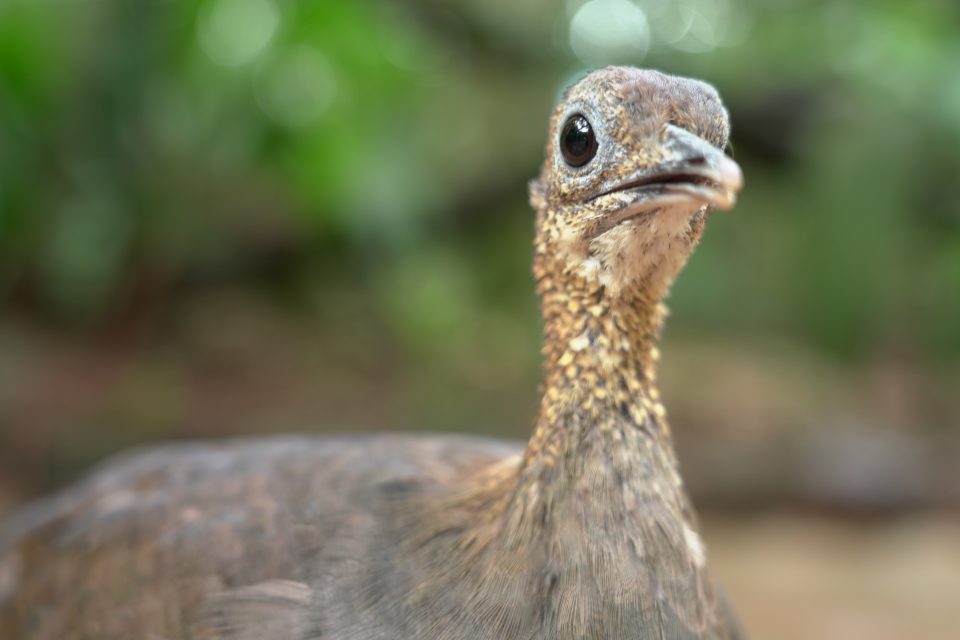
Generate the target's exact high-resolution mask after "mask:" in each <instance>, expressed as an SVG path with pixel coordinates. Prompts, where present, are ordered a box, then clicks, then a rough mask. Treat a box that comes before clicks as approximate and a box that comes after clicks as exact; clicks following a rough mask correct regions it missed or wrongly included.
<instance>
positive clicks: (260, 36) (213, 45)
mask: <svg viewBox="0 0 960 640" xmlns="http://www.w3.org/2000/svg"><path fill="white" fill-rule="evenodd" d="M279 24H280V12H279V10H278V9H277V5H276V3H275V2H274V0H207V1H206V2H205V3H204V4H203V5H202V6H201V7H200V15H199V17H198V23H197V39H198V40H199V42H200V47H201V48H202V49H203V51H204V52H205V53H206V54H207V55H208V56H209V57H210V59H211V60H213V61H214V62H216V63H217V64H221V65H224V66H227V67H235V66H239V65H242V64H247V63H249V62H253V61H254V60H256V59H257V57H258V56H259V55H260V54H261V53H262V52H263V50H264V49H265V48H266V47H267V45H268V44H270V41H271V40H272V39H273V36H274V34H275V33H276V31H277V27H278V26H279Z"/></svg>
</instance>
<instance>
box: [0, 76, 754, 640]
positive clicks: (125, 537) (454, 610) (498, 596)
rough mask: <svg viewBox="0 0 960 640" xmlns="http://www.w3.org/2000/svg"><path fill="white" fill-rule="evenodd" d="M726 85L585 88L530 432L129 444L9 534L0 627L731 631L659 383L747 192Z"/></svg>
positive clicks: (47, 633) (557, 220) (539, 261)
mask: <svg viewBox="0 0 960 640" xmlns="http://www.w3.org/2000/svg"><path fill="white" fill-rule="evenodd" d="M729 134H730V120H729V116H728V112H727V110H726V109H725V107H724V105H723V103H722V101H721V99H720V97H719V94H718V92H717V91H716V90H715V89H714V88H713V87H712V86H711V85H709V84H707V83H705V82H702V81H699V80H693V79H687V78H683V77H678V76H671V75H667V74H664V73H661V72H659V71H655V70H649V69H637V68H633V67H605V68H602V69H598V70H594V71H592V72H590V73H588V74H586V75H584V76H583V77H581V78H580V79H579V80H577V81H576V82H574V83H573V84H572V85H570V86H569V87H568V88H567V89H566V91H565V92H564V93H563V95H562V97H561V98H560V100H559V102H558V104H557V106H556V108H555V109H554V111H553V113H552V116H551V117H550V120H549V127H548V139H547V144H546V147H545V157H544V163H543V165H542V169H541V171H540V174H539V176H538V177H536V178H535V179H534V180H533V181H531V182H530V184H529V198H530V203H531V205H532V208H533V209H534V210H535V212H536V218H535V220H536V222H535V233H534V250H533V254H534V255H533V275H534V280H535V283H536V291H537V294H538V296H539V298H540V306H541V316H542V321H543V349H542V356H543V377H542V384H541V387H540V405H539V412H538V415H537V417H536V418H535V420H534V424H533V429H532V435H531V436H530V438H529V441H528V442H526V443H522V442H514V441H509V440H499V439H489V438H484V437H472V436H467V435H459V436H458V435H399V434H380V435H366V436H358V435H353V436H351V435H343V436H306V435H303V436H273V437H257V438H250V439H245V438H238V439H232V440H231V439H227V440H221V441H213V442H189V443H185V442H180V443H171V444H167V445H158V446H153V447H147V448H145V449H141V450H134V451H131V452H128V453H122V454H120V456H119V457H118V458H115V459H113V460H110V461H108V462H106V463H105V464H104V465H103V466H102V467H101V468H99V469H97V470H94V471H93V472H92V473H91V474H90V475H89V476H88V477H87V478H86V479H84V480H81V481H80V482H79V483H77V484H75V485H73V486H70V487H68V488H66V489H64V490H62V491H61V492H60V493H58V494H54V495H52V496H50V497H47V498H42V499H40V500H39V501H37V502H34V503H32V504H28V505H27V506H25V507H23V508H22V509H21V510H19V511H18V512H16V513H15V514H14V515H13V516H11V517H10V518H9V519H8V520H7V521H6V522H5V523H4V524H3V525H2V527H0V637H2V638H6V639H10V640H13V639H32V640H33V639H35V640H47V639H54V638H56V639H58V640H59V639H63V638H76V639H80V640H85V639H92V638H97V639H99V640H113V639H121V638H122V639H130V638H149V639H164V640H173V639H188V638H189V639H203V640H209V639H220V640H252V639H254V638H258V639H260V638H269V639H274V640H388V639H389V640H396V639H411V640H467V639H469V640H493V639H497V640H501V639H508V638H509V639H516V640H574V639H576V640H590V639H598V640H599V639H601V638H602V639H604V640H609V639H628V638H629V639H631V640H636V639H641V640H647V639H650V640H653V639H656V640H665V639H686V640H707V639H709V640H722V639H733V638H738V637H740V633H741V632H740V631H739V625H738V624H737V622H736V618H735V616H734V614H733V613H732V610H731V608H730V607H729V606H727V605H726V604H725V598H724V597H723V596H722V594H721V591H720V589H719V587H718V586H717V585H716V584H715V583H714V581H713V579H712V577H711V575H710V573H709V570H708V566H707V559H706V551H705V548H704V544H703V542H702V540H701V537H700V535H699V533H698V528H699V527H698V524H697V520H696V515H695V513H694V510H693V507H692V505H691V501H690V499H689V497H688V495H687V492H686V490H685V488H684V485H683V481H682V479H681V476H680V472H679V465H678V461H677V457H676V455H675V453H674V448H673V445H672V436H671V431H670V428H669V426H668V423H667V419H666V410H665V409H664V406H663V403H662V399H661V396H660V394H659V391H658V388H657V382H656V375H657V363H658V361H659V359H660V352H659V347H658V343H659V336H660V334H661V331H662V328H663V324H664V320H665V317H666V307H665V299H666V298H667V296H668V293H669V290H670V287H671V285H672V283H673V281H674V279H675V278H676V276H677V275H678V273H679V272H680V270H681V269H682V268H683V266H684V264H685V262H686V261H687V258H688V257H689V256H690V254H691V252H692V251H693V249H694V247H695V246H696V245H697V244H698V242H699V240H700V238H701V236H702V234H703V231H704V226H705V223H706V222H707V220H708V218H709V217H710V215H711V214H712V213H713V212H714V211H716V210H723V209H729V208H731V207H732V206H733V204H734V202H735V200H736V197H737V194H738V192H739V191H740V189H741V187H742V185H743V174H742V172H741V169H740V167H739V166H738V164H737V163H736V162H735V161H734V160H733V159H732V158H731V157H729V155H728V154H726V153H725V149H726V145H727V141H728V138H729Z"/></svg>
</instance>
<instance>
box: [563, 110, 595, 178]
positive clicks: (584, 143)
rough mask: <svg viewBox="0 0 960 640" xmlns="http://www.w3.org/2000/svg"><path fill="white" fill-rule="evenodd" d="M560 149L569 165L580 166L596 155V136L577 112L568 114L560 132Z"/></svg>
mask: <svg viewBox="0 0 960 640" xmlns="http://www.w3.org/2000/svg"><path fill="white" fill-rule="evenodd" d="M560 151H561V152H562V153H563V159H564V160H566V161H567V164H569V165H570V166H571V167H582V166H583V165H585V164H587V163H588V162H590V161H591V160H593V156H595V155H597V136H595V135H594V134H593V127H591V126H590V123H589V122H587V119H586V118H584V117H583V116H582V115H580V114H579V113H578V114H576V115H573V116H570V118H569V119H567V122H566V124H564V125H563V131H561V132H560Z"/></svg>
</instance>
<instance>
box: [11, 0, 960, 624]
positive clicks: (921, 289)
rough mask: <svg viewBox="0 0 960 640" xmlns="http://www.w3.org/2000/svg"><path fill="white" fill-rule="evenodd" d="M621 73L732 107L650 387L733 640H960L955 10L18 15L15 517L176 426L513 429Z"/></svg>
mask: <svg viewBox="0 0 960 640" xmlns="http://www.w3.org/2000/svg"><path fill="white" fill-rule="evenodd" d="M608 63H626V64H634V65H640V66H649V67H655V68H659V69H662V70H665V71H669V72H672V73H678V74H682V75H690V76H694V77H700V78H703V79H705V80H707V81H709V82H711V83H712V84H714V85H715V86H717V88H718V89H719V90H720V93H721V95H722V96H723V97H724V99H725V100H726V102H727V104H728V106H729V107H730V110H731V114H732V119H733V125H734V134H733V143H734V149H735V155H736V158H737V160H738V161H739V162H740V163H741V164H742V166H743V169H744V173H745V175H746V188H745V189H744V191H743V193H742V197H741V199H740V202H739V204H738V206H737V208H736V209H735V210H734V211H733V212H730V213H724V214H718V215H716V216H714V217H713V219H712V220H711V223H710V225H709V227H708V230H707V234H706V237H705V239H704V242H703V243H702V245H701V247H700V248H699V250H698V251H697V253H696V254H695V255H694V257H693V259H692V260H691V262H690V265H689V266H688V268H687V270H686V271H685V272H684V273H683V275H682V276H681V278H680V280H679V281H678V283H677V285H676V287H675V289H674V295H673V297H672V299H671V303H670V306H671V309H672V318H671V321H670V323H669V325H668V331H667V335H666V337H665V341H664V345H663V352H664V364H663V372H662V380H663V387H664V389H663V391H664V396H665V398H666V404H667V407H668V409H669V411H670V413H671V418H672V422H673V425H674V431H675V433H676V437H677V439H678V445H679V450H680V457H681V461H682V463H683V469H684V473H685V475H686V477H687V479H688V484H689V485H690V487H691V490H692V492H693V494H694V497H695V500H696V502H697V504H698V505H699V507H700V509H701V511H702V512H703V514H704V521H705V522H704V525H705V531H706V536H705V537H706V539H707V542H708V545H709V547H710V550H711V558H712V561H713V563H714V564H715V565H716V567H717V570H718V571H717V572H718V573H719V574H720V577H721V579H722V580H723V581H724V582H725V583H726V584H727V586H728V590H729V591H730V592H731V596H732V599H733V600H734V601H735V602H737V603H738V605H739V607H740V609H741V610H742V614H743V617H744V619H745V623H746V626H747V628H748V629H749V630H751V631H752V632H753V635H754V637H758V638H763V637H769V638H781V639H785V640H790V639H792V638H809V637H823V638H852V637H870V638H873V639H874V640H877V639H881V640H882V639H886V638H890V639H900V638H908V637H909V638H912V639H914V638H916V639H921V640H923V639H946V638H952V637H954V634H955V633H956V620H955V615H954V613H955V608H956V602H957V600H956V598H957V594H958V593H960V542H958V541H960V509H958V505H960V462H958V461H960V429H958V427H960V5H957V4H956V3H954V2H949V1H948V0H943V1H937V0H920V1H915V2H895V1H875V2H846V3H837V2H827V1H815V0H776V1H775V2H761V1H760V0H672V1H668V0H589V1H587V2H584V1H582V0H567V1H565V2H564V1H562V0H551V1H548V0H526V1H523V2H520V1H517V0H512V1H506V0H443V1H441V0H401V1H397V0H394V1H391V2H387V1H376V0H364V1H355V2H347V1H339V2H307V1H297V0H83V1H66V0H29V1H28V0H0V516H2V515H3V514H4V513H8V512H9V511H10V510H11V509H13V508H15V507H16V506H17V505H19V504H22V503H23V502H24V501H26V500H28V499H30V498H32V497H35V496H37V495H40V494H42V493H44V492H47V491H50V490H52V489H54V488H56V487H58V486H62V485H63V484H65V483H67V482H69V481H71V480H72V479H74V478H76V477H78V476H79V475H80V474H82V473H83V472H84V471H85V470H86V469H88V468H89V466H90V465H92V464H94V463H95V462H97V461H99V460H101V459H102V458H104V457H105V456H107V455H109V454H111V453H113V452H115V451H117V450H120V449H123V448H126V447H129V446H133V445H139V444H143V443H149V442H153V441H159V440H166V439H171V438H194V437H222V436H227V435H239V434H253V433H286V432H294V431H297V432H326V431H338V432H340V431H352V432H359V431H378V430H432V431H469V432H482V433H488V434H492V435H497V436H510V437H516V438H523V437H525V436H526V435H527V434H528V432H529V426H530V423H531V420H532V417H533V414H534V411H535V408H536V404H537V396H536V385H537V383H538V376H539V371H538V367H539V363H538V349H539V339H540V338H539V319H538V315H537V308H536V300H535V298H534V293H533V283H532V280H531V277H530V274H529V268H530V259H531V239H532V224H533V215H532V212H531V210H530V208H529V206H528V205H527V203H526V183H527V181H528V180H529V179H530V178H532V177H534V176H535V175H536V174H537V172H538V170H539V163H540V160H541V158H542V150H543V145H544V135H545V131H546V120H547V116H548V114H549V111H550V108H551V106H552V104H553V102H554V100H555V98H556V97H557V96H558V94H559V92H560V91H561V90H562V88H563V87H564V86H565V85H566V84H567V83H568V82H569V81H571V80H572V79H573V78H575V77H577V76H578V75H579V74H581V73H582V72H583V70H585V69H588V68H591V67H593V66H598V65H603V64H608Z"/></svg>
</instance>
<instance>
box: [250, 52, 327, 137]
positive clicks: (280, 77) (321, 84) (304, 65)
mask: <svg viewBox="0 0 960 640" xmlns="http://www.w3.org/2000/svg"><path fill="white" fill-rule="evenodd" d="M256 94H257V102H258V103H259V105H260V108H261V109H263V112H264V113H265V114H267V116H268V117H269V118H270V119H271V120H273V121H274V122H277V123H279V124H282V125H286V126H290V127H299V126H303V125H306V124H309V123H310V122H313V121H314V120H316V119H317V118H318V117H320V115H322V114H323V112H324V111H325V110H326V109H327V108H328V107H329V106H330V105H331V104H332V103H333V100H334V98H335V97H336V95H337V77H336V75H335V74H334V71H333V69H332V67H331V66H330V63H329V62H328V61H327V58H326V56H324V55H323V54H322V53H321V52H320V51H318V50H317V49H316V48H314V47H311V46H307V45H301V46H297V47H292V48H290V49H289V50H286V51H284V52H283V53H281V54H280V55H279V56H278V57H277V58H276V60H274V61H273V62H271V64H269V65H268V66H267V67H266V68H265V69H264V70H263V73H261V75H260V77H259V78H258V81H257V86H256Z"/></svg>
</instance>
